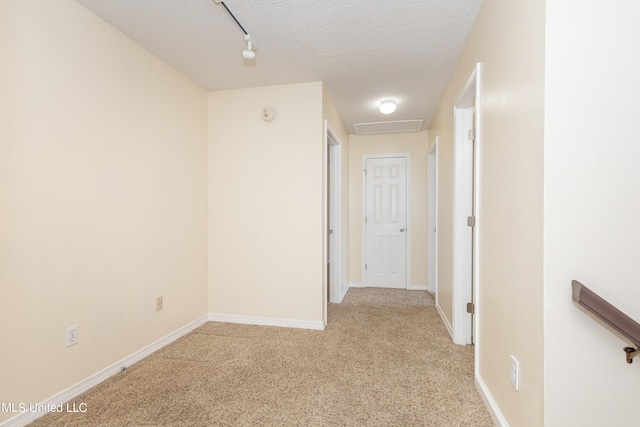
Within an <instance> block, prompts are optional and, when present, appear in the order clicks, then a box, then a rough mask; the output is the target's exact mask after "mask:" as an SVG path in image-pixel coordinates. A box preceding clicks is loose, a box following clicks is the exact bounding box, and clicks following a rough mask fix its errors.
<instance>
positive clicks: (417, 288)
mask: <svg viewBox="0 0 640 427" xmlns="http://www.w3.org/2000/svg"><path fill="white" fill-rule="evenodd" d="M349 287H350V288H367V287H368V286H365V285H364V284H362V283H360V282H350V283H349ZM389 289H393V288H389ZM396 289H404V288H396ZM347 290H348V288H347ZM407 290H409V291H428V290H429V288H428V287H427V285H408V286H407ZM345 293H346V292H345Z"/></svg>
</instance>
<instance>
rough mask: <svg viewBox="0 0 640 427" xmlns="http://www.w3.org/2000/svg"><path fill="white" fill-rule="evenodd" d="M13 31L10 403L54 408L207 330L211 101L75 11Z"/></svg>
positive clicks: (5, 175)
mask: <svg viewBox="0 0 640 427" xmlns="http://www.w3.org/2000/svg"><path fill="white" fill-rule="evenodd" d="M0 28H1V30H0V33H1V37H0V44H1V46H0V63H1V66H0V70H1V71H0V73H2V74H0V85H1V87H0V93H2V96H0V111H1V112H2V114H0V212H2V214H1V216H2V220H1V221H0V287H1V290H2V296H1V298H0V324H1V325H2V328H0V343H1V344H0V346H1V348H2V350H1V351H0V366H2V367H3V369H2V379H1V381H0V402H41V401H43V400H45V399H47V398H49V397H51V396H53V395H54V394H56V393H58V392H60V391H61V390H64V389H66V388H68V387H70V386H72V385H73V384H75V383H77V382H78V381H80V380H83V379H85V378H87V377H89V376H90V375H92V374H94V373H96V372H98V371H100V370H102V369H104V368H106V367H107V366H109V365H110V364H112V363H115V362H116V361H118V360H120V359H122V358H123V357H125V356H129V355H130V354H132V353H133V352H135V351H137V350H139V349H141V348H142V347H144V346H146V345H148V344H150V343H152V342H154V341H155V340H157V339H159V338H162V337H163V336H165V335H167V334H169V333H171V332H173V331H175V330H176V329H178V328H180V327H182V326H184V325H186V324H187V323H189V322H191V321H193V320H195V319H197V318H199V317H200V316H202V315H204V314H206V312H207V304H206V295H207V284H206V280H207V279H206V278H207V261H206V251H207V240H206V230H207V204H206V197H207V194H206V186H207V181H206V179H207V177H206V170H207V164H206V153H207V147H206V142H207V141H206V137H207V127H206V126H207V119H206V111H207V98H206V93H205V92H204V91H203V90H202V89H200V88H198V87H197V86H195V85H194V84H193V83H191V82H190V81H188V80H187V79H186V78H184V77H183V76H182V75H180V74H179V73H177V72H176V71H174V70H173V69H171V68H169V67H168V66H167V65H165V64H164V63H162V62H161V61H159V60H158V59H157V58H155V57H153V56H151V55H150V54H149V53H148V52H146V51H144V50H143V49H142V48H140V47H139V46H138V45H136V44H134V43H133V42H132V41H131V40H129V39H127V38H125V37H124V36H123V35H122V34H121V33H119V32H118V31H116V30H114V29H113V28H112V27H110V26H108V25H106V24H105V23H104V22H103V21H101V20H99V19H98V18H96V17H95V16H94V15H92V14H91V13H90V12H88V11H87V10H85V9H84V8H83V7H81V6H80V5H78V4H77V3H75V2H73V1H70V0H69V1H66V0H65V1H62V0H59V1H55V2H50V1H36V0H4V1H2V2H0ZM160 295H162V296H164V310H163V311H161V312H156V311H155V298H156V297H157V296H160ZM75 324H77V325H79V343H78V344H77V345H75V346H72V347H69V348H65V331H66V328H67V327H68V326H71V325H75ZM10 415H11V414H7V413H0V421H3V420H5V419H7V418H8V417H9V416H10Z"/></svg>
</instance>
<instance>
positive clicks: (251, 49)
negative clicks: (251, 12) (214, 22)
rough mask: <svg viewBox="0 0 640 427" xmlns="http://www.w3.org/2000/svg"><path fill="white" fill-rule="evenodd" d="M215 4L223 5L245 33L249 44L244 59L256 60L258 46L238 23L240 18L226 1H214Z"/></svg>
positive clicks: (243, 55)
mask: <svg viewBox="0 0 640 427" xmlns="http://www.w3.org/2000/svg"><path fill="white" fill-rule="evenodd" d="M213 2H214V3H215V4H221V5H222V7H224V10H226V11H227V13H228V14H229V16H230V17H231V18H233V20H234V21H235V22H236V24H237V25H238V27H239V28H240V29H241V30H242V32H243V33H244V39H245V41H246V42H247V48H246V49H243V50H242V57H243V58H244V59H256V49H258V46H256V44H255V43H254V42H253V41H252V40H251V36H250V35H249V33H247V30H245V29H244V27H243V26H242V24H241V23H240V21H238V18H236V17H235V15H234V14H233V12H231V9H229V8H228V7H227V5H226V4H224V1H222V0H213Z"/></svg>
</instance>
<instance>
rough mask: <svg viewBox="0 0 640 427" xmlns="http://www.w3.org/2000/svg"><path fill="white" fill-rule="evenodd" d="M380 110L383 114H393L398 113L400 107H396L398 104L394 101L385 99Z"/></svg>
mask: <svg viewBox="0 0 640 427" xmlns="http://www.w3.org/2000/svg"><path fill="white" fill-rule="evenodd" d="M378 108H379V109H380V112H381V113H382V114H391V113H393V112H394V111H396V108H398V106H397V105H396V102H395V101H394V100H392V99H385V100H384V101H381V102H380V106H379V107H378Z"/></svg>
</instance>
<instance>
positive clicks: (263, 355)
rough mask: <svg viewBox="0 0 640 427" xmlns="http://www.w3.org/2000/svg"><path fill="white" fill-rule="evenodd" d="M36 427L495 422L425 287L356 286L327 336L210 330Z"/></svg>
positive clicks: (334, 311) (335, 310)
mask: <svg viewBox="0 0 640 427" xmlns="http://www.w3.org/2000/svg"><path fill="white" fill-rule="evenodd" d="M73 402H75V403H76V406H78V405H79V404H80V403H85V404H86V408H87V412H86V413H84V414H82V413H68V414H64V413H63V414H49V415H47V416H45V417H43V418H41V419H39V420H37V421H36V422H35V423H33V425H34V426H58V425H64V426H474V427H479V426H492V425H493V424H492V422H491V419H490V417H489V414H488V413H487V410H486V409H485V407H484V405H483V404H482V401H481V399H480V396H479V394H478V392H477V391H476V389H475V386H474V381H473V349H472V347H464V346H457V345H454V344H452V343H451V339H450V338H449V335H448V334H447V332H446V330H445V328H444V326H443V325H442V321H441V320H440V317H439V316H438V314H437V312H436V310H435V308H434V307H433V300H432V298H431V296H430V295H429V294H428V293H427V292H424V291H405V290H391V289H371V288H369V289H351V290H350V291H349V293H348V294H347V296H346V297H345V300H344V302H343V303H342V304H330V305H329V324H328V326H327V328H326V330H325V331H310V330H302V329H288V328H277V327H265V326H247V325H237V324H228V323H207V324H205V325H203V326H202V327H200V328H198V329H196V330H195V331H193V332H192V333H190V334H188V335H186V336H184V337H182V338H181V339H179V340H177V341H175V342H174V343H172V344H170V345H168V346H167V347H165V348H163V349H162V350H160V351H158V352H156V353H154V354H153V355H151V356H149V357H148V358H146V359H144V360H142V361H141V362H139V363H137V364H135V365H133V366H131V367H129V369H127V370H126V371H124V372H122V373H119V374H117V375H116V376H114V377H112V378H110V379H108V380H107V381H105V382H104V383H102V384H100V385H98V386H96V387H95V388H93V389H91V390H89V391H88V392H86V393H84V394H83V395H81V396H79V397H78V398H76V399H74V401H73Z"/></svg>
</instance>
